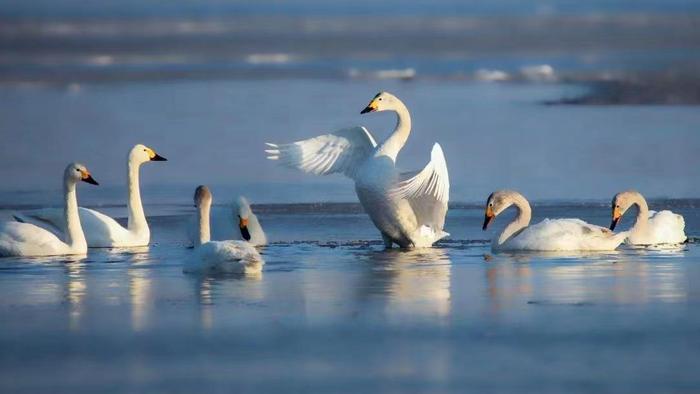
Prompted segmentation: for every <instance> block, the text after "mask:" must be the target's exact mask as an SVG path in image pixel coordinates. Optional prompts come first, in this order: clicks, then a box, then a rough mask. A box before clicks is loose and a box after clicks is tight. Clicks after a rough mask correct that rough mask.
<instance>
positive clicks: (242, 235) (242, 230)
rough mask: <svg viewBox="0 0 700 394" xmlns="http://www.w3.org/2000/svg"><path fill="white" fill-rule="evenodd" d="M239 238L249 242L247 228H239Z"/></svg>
mask: <svg viewBox="0 0 700 394" xmlns="http://www.w3.org/2000/svg"><path fill="white" fill-rule="evenodd" d="M241 237H243V239H245V240H246V241H250V231H248V226H243V227H241Z"/></svg>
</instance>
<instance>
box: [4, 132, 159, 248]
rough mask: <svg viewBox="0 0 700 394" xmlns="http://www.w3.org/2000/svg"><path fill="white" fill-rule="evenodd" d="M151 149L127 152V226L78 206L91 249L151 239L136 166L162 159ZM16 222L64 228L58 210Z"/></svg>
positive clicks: (41, 211) (29, 215) (39, 212)
mask: <svg viewBox="0 0 700 394" xmlns="http://www.w3.org/2000/svg"><path fill="white" fill-rule="evenodd" d="M165 160H167V159H165V158H164V157H162V156H160V155H158V154H157V153H156V152H155V151H153V149H151V148H149V147H147V146H144V145H141V144H138V145H136V146H134V147H133V148H132V149H131V151H130V152H129V156H128V159H127V180H128V182H127V187H128V193H129V194H128V198H129V199H128V201H127V209H128V211H129V220H128V225H127V227H126V228H125V227H124V226H122V225H121V224H119V222H117V221H116V220H114V219H113V218H111V217H109V216H107V215H105V214H103V213H101V212H99V211H96V210H93V209H88V208H83V207H80V208H79V210H78V213H79V215H80V222H81V223H82V226H83V228H84V229H85V237H86V239H87V243H88V246H89V247H91V248H112V247H135V246H146V245H148V244H149V242H150V238H151V232H150V229H149V228H148V222H147V221H146V215H145V213H144V211H143V204H142V203H141V191H140V188H139V169H140V167H141V164H143V163H146V162H149V161H165ZM15 218H16V219H17V220H18V221H21V222H26V223H34V224H39V225H42V226H43V225H48V226H51V228H52V229H54V231H55V232H57V233H58V234H61V233H62V232H63V231H65V228H64V227H63V226H62V225H61V223H62V220H63V214H62V212H61V210H60V209H56V208H45V209H39V210H36V211H32V212H29V213H27V214H24V215H16V216H15Z"/></svg>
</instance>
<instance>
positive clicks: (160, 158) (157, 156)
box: [151, 153, 168, 161]
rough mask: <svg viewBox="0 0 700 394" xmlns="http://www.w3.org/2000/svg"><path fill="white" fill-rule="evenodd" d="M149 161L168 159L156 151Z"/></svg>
mask: <svg viewBox="0 0 700 394" xmlns="http://www.w3.org/2000/svg"><path fill="white" fill-rule="evenodd" d="M151 161H168V159H166V158H165V157H163V156H161V155H159V154H157V153H156V155H155V156H153V158H152V159H151Z"/></svg>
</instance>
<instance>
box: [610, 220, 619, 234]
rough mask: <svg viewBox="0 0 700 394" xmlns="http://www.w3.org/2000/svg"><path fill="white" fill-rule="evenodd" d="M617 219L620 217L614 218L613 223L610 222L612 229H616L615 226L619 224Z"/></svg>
mask: <svg viewBox="0 0 700 394" xmlns="http://www.w3.org/2000/svg"><path fill="white" fill-rule="evenodd" d="M617 221H618V219H613V221H612V223H610V231H613V230H615V227H616V226H617Z"/></svg>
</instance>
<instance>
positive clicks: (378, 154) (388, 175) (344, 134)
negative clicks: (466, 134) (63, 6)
mask: <svg viewBox="0 0 700 394" xmlns="http://www.w3.org/2000/svg"><path fill="white" fill-rule="evenodd" d="M378 111H393V112H395V113H396V115H397V119H398V121H397V123H396V128H395V129H394V131H393V133H392V134H391V135H390V136H389V137H388V138H387V139H386V140H384V141H383V142H381V143H380V144H377V143H376V142H375V139H374V137H372V134H370V132H369V131H368V130H367V129H366V128H364V127H359V126H358V127H352V128H348V129H343V130H339V131H336V132H333V133H330V134H325V135H321V136H318V137H314V138H310V139H307V140H302V141H297V142H293V143H290V144H279V145H278V144H270V143H268V144H267V145H268V147H269V148H268V149H267V150H266V151H265V152H266V153H267V155H268V156H267V158H268V159H270V160H277V161H279V162H280V164H282V165H284V166H286V167H290V168H295V169H298V170H301V171H304V172H307V173H312V174H317V175H327V174H333V173H342V174H345V175H346V176H348V177H349V178H351V179H352V180H354V181H355V191H356V192H357V197H358V198H359V200H360V202H361V203H362V206H363V207H364V209H365V211H366V212H367V213H368V214H369V216H370V218H371V219H372V222H373V223H374V225H375V226H376V227H377V228H378V229H379V231H380V232H381V234H382V239H383V240H384V245H385V246H386V247H387V248H391V247H392V246H393V244H397V245H398V246H400V247H402V248H411V247H429V246H431V245H432V244H433V243H434V242H436V241H438V240H439V239H441V238H443V237H445V236H447V235H449V234H448V233H446V232H445V231H443V227H444V225H445V215H446V214H447V203H448V200H449V194H450V180H449V176H448V173H447V163H446V162H445V156H444V155H443V153H442V148H441V147H440V145H439V144H437V143H436V144H435V145H433V149H432V152H431V157H430V162H429V163H428V164H427V165H426V166H425V168H423V169H422V170H420V171H413V172H404V173H402V172H399V170H398V169H397V168H396V157H397V156H398V154H399V152H400V151H401V149H402V148H403V146H404V145H405V144H406V141H407V140H408V136H409V134H410V133H411V116H410V115H409V113H408V109H407V108H406V106H405V105H404V103H402V102H401V100H399V99H398V98H397V97H396V96H394V95H392V94H390V93H387V92H380V93H378V94H377V95H376V96H374V98H373V99H372V101H370V103H369V104H368V105H367V107H366V108H365V109H364V110H362V112H361V113H363V114H364V113H368V112H378Z"/></svg>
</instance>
